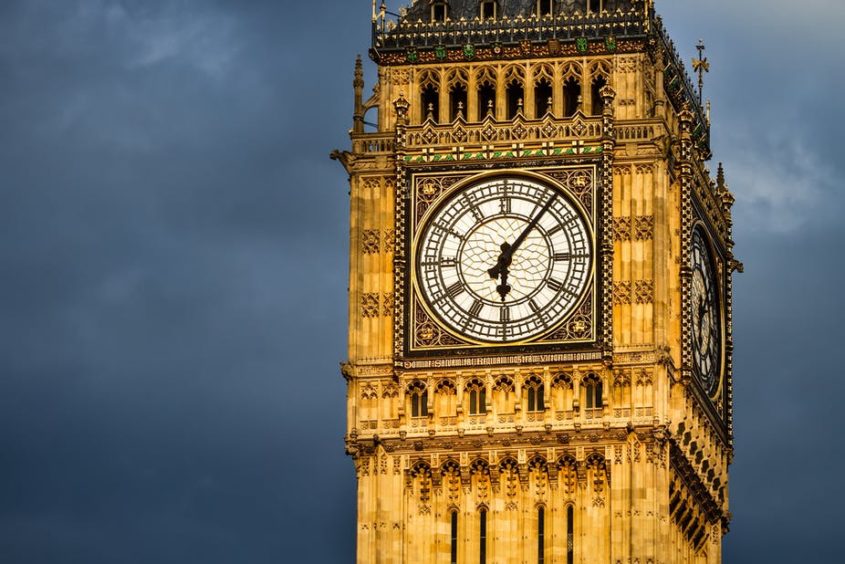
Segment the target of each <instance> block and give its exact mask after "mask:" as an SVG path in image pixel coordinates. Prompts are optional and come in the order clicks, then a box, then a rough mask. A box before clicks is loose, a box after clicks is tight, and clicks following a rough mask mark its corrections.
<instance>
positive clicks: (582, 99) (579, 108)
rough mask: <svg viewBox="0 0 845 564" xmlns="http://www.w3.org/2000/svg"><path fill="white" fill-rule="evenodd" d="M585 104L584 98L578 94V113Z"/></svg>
mask: <svg viewBox="0 0 845 564" xmlns="http://www.w3.org/2000/svg"><path fill="white" fill-rule="evenodd" d="M583 103H584V97H583V96H581V95H580V94H578V105H577V106H576V108H575V109H576V110H577V111H581V108H582V104H583Z"/></svg>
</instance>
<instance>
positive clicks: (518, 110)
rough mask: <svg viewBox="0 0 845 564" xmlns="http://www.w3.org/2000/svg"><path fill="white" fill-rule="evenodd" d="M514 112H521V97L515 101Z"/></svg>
mask: <svg viewBox="0 0 845 564" xmlns="http://www.w3.org/2000/svg"><path fill="white" fill-rule="evenodd" d="M516 113H518V114H521V113H522V98H519V99H518V100H517V101H516Z"/></svg>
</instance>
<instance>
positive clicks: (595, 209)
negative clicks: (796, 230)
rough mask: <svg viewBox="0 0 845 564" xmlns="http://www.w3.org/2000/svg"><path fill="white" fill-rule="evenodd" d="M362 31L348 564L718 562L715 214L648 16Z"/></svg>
mask: <svg viewBox="0 0 845 564" xmlns="http://www.w3.org/2000/svg"><path fill="white" fill-rule="evenodd" d="M398 12H399V13H398V14H392V13H391V12H389V11H388V9H387V8H386V7H385V6H384V5H382V6H380V7H379V6H376V5H375V3H374V4H373V37H372V48H371V49H370V58H371V59H372V60H373V61H375V63H376V64H377V66H378V82H377V84H376V85H375V87H374V89H373V94H372V96H371V97H369V98H368V99H365V97H364V94H363V92H364V80H363V72H362V66H361V61H360V59H359V61H358V62H357V65H356V70H355V80H354V91H355V110H354V120H353V128H352V130H351V132H350V133H351V141H352V147H351V150H349V151H342V152H341V151H336V152H335V153H333V155H332V156H333V158H335V159H337V160H339V161H340V162H341V163H342V164H343V166H344V167H345V169H346V171H347V172H348V174H349V182H350V198H351V204H350V208H351V211H350V213H351V216H350V219H351V221H350V271H349V312H348V315H349V352H348V354H349V357H348V360H347V362H345V363H344V364H343V366H342V373H343V376H344V378H345V380H346V384H347V390H348V396H347V397H348V411H347V418H348V428H347V435H346V449H347V452H348V454H349V455H350V456H351V458H352V459H353V460H354V463H355V470H356V475H357V483H358V497H357V503H358V522H357V562H359V563H429V562H430V563H444V564H445V563H458V562H460V563H463V562H467V563H470V562H472V563H476V562H481V563H483V564H486V563H491V564H511V563H514V564H516V563H534V562H540V563H545V562H552V563H565V564H574V563H579V564H587V563H589V564H593V563H609V564H617V563H625V564H630V563H637V562H638V563H640V564H647V563H650V564H670V563H687V562H697V563H698V562H700V563H708V564H714V563H718V562H721V552H722V550H721V544H722V537H723V535H724V534H725V532H726V531H727V527H728V522H729V520H730V513H729V511H728V466H729V464H730V462H731V458H732V452H733V449H732V428H731V425H732V412H731V378H732V350H733V349H732V334H731V277H732V273H733V272H734V271H735V270H737V269H740V268H741V265H740V264H739V263H738V262H737V261H736V260H735V258H734V256H733V253H732V248H733V241H732V239H731V205H732V203H733V198H732V196H731V194H730V192H729V190H728V188H727V187H726V185H725V181H724V174H723V173H722V169H721V166H719V168H718V174H717V175H716V179H715V180H713V179H711V175H710V171H709V169H708V164H707V163H708V161H709V160H710V158H711V154H710V148H709V131H710V124H709V116H708V112H707V110H706V109H705V108H704V107H703V104H702V99H701V93H700V90H698V89H696V88H695V87H694V86H693V85H692V83H691V81H690V80H689V78H688V76H687V74H686V71H685V70H684V65H683V63H682V62H681V60H680V58H679V56H678V54H677V52H676V50H675V48H674V47H673V45H672V42H671V41H670V39H669V38H668V36H667V33H666V31H665V30H664V28H663V25H662V23H661V20H660V18H659V16H658V15H657V14H656V13H655V10H654V6H653V0H498V1H492V2H491V1H478V0H450V1H442V0H416V1H415V2H413V4H412V5H411V6H408V7H406V8H403V9H401V10H399V11H398Z"/></svg>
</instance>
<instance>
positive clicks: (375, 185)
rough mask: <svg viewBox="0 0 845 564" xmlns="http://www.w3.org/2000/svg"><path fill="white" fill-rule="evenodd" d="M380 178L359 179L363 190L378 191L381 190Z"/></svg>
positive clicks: (366, 177)
mask: <svg viewBox="0 0 845 564" xmlns="http://www.w3.org/2000/svg"><path fill="white" fill-rule="evenodd" d="M381 180H382V179H381V176H365V177H363V178H362V179H361V186H363V187H364V190H378V189H379V188H381Z"/></svg>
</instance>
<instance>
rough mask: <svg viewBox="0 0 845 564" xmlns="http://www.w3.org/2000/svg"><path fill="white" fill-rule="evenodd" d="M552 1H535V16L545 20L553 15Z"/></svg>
mask: <svg viewBox="0 0 845 564" xmlns="http://www.w3.org/2000/svg"><path fill="white" fill-rule="evenodd" d="M553 8H554V1H553V0H537V16H538V17H540V18H545V17H546V16H551V15H552V14H553Z"/></svg>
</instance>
